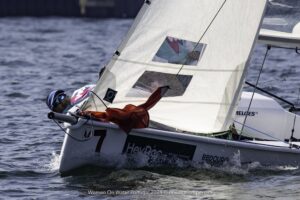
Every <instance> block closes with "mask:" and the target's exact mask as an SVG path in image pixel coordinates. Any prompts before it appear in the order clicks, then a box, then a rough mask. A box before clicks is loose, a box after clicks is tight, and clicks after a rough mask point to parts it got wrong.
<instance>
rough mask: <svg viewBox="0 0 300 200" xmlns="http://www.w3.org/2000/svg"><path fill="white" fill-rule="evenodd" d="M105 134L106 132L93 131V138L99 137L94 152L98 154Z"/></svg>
mask: <svg viewBox="0 0 300 200" xmlns="http://www.w3.org/2000/svg"><path fill="white" fill-rule="evenodd" d="M106 132H107V131H106V130H94V136H95V137H99V140H98V143H97V145H96V149H95V152H99V153H100V150H101V147H102V144H103V141H104V138H105V137H106Z"/></svg>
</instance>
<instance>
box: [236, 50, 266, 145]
mask: <svg viewBox="0 0 300 200" xmlns="http://www.w3.org/2000/svg"><path fill="white" fill-rule="evenodd" d="M270 49H271V47H270V46H268V47H267V51H266V53H265V56H264V60H263V63H262V65H261V68H260V71H259V74H258V77H257V80H256V84H255V87H254V90H253V93H252V96H251V99H250V103H249V106H248V109H247V113H249V110H250V107H251V104H252V101H253V97H254V94H255V91H256V88H257V85H258V82H259V79H260V75H261V73H262V70H263V68H264V65H265V62H266V59H267V56H268V52H269V50H270ZM247 117H248V115H246V116H245V119H244V122H243V126H242V129H241V133H240V136H239V140H240V139H241V137H242V134H243V131H244V127H245V124H246V121H247Z"/></svg>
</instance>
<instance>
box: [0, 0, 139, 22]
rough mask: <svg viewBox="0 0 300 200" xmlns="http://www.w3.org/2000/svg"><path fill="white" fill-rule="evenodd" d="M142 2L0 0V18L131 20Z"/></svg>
mask: <svg viewBox="0 0 300 200" xmlns="http://www.w3.org/2000/svg"><path fill="white" fill-rule="evenodd" d="M143 3H144V0H0V17H48V16H57V17H91V18H112V17H113V18H133V17H135V16H136V14H137V13H138V11H139V9H140V8H141V6H142V4H143Z"/></svg>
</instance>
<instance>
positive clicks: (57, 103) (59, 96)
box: [53, 94, 67, 108]
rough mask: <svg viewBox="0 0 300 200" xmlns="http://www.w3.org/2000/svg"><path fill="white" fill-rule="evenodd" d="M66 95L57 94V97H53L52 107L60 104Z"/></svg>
mask: <svg viewBox="0 0 300 200" xmlns="http://www.w3.org/2000/svg"><path fill="white" fill-rule="evenodd" d="M66 96H67V95H66V94H59V95H57V97H56V98H55V99H54V103H53V108H55V107H56V106H58V105H59V104H61V103H62V102H63V101H64V100H65V99H66Z"/></svg>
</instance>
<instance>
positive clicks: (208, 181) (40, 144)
mask: <svg viewBox="0 0 300 200" xmlns="http://www.w3.org/2000/svg"><path fill="white" fill-rule="evenodd" d="M272 17H273V18H270V19H266V26H267V25H274V23H279V22H281V21H280V20H278V19H277V16H276V15H274V16H272ZM131 23H132V20H117V19H108V20H91V19H70V18H40V19H36V18H2V19H0V85H1V89H0V91H1V92H0V94H1V95H0V113H1V115H0V129H1V138H0V147H1V148H0V199H16V198H24V199H73V198H84V199H98V198H100V199H101V198H103V199H201V198H205V199H254V198H256V199H275V198H277V199H300V169H298V168H292V167H288V166H281V167H262V166H260V165H259V164H251V165H246V166H240V165H238V164H237V166H230V167H222V168H212V167H208V166H199V167H193V168H180V167H179V166H178V167H175V168H161V167H160V168H127V169H124V168H118V169H101V168H97V167H90V168H83V169H81V170H79V171H78V172H77V173H76V174H74V175H72V176H68V177H61V176H60V174H59V173H58V162H59V161H58V157H59V153H60V148H61V145H62V142H63V137H64V134H63V132H62V131H61V130H60V129H59V128H58V127H57V126H56V125H55V124H54V123H53V122H51V121H50V120H48V119H47V117H46V116H47V113H48V108H47V107H46V104H45V97H46V96H47V94H48V93H49V92H50V91H51V90H53V89H58V88H61V89H65V90H67V91H69V92H72V91H73V90H75V89H77V88H79V87H81V86H83V85H85V84H89V83H94V82H96V80H97V78H98V71H99V69H100V67H101V66H103V65H105V63H106V62H107V61H108V60H109V59H110V57H111V56H112V54H113V53H114V51H115V49H116V47H117V46H118V44H119V42H120V41H121V39H122V38H123V36H124V34H125V33H126V31H127V30H128V28H129V27H130V25H131ZM264 52H265V47H264V46H257V47H256V48H255V53H254V55H253V59H252V61H251V63H252V66H251V69H250V71H249V73H248V76H247V80H248V81H250V82H252V83H254V82H255V81H256V76H257V73H258V70H259V68H260V65H261V63H262V59H263V54H264ZM299 64H300V56H299V55H297V54H296V53H295V51H291V50H282V49H272V50H271V51H270V55H269V56H268V61H267V62H266V66H265V67H264V71H263V74H262V77H261V79H260V84H259V86H261V87H263V88H265V89H267V90H268V91H270V92H273V93H275V94H277V95H279V96H281V97H284V98H286V99H287V100H289V101H291V102H294V103H296V104H297V101H298V94H299V88H300V77H299V75H300V67H299ZM246 90H250V88H246ZM298 103H299V102H298ZM282 105H283V106H286V105H284V104H282Z"/></svg>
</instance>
